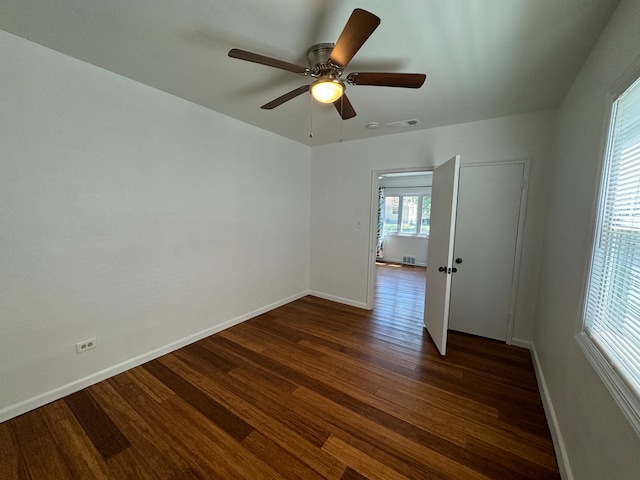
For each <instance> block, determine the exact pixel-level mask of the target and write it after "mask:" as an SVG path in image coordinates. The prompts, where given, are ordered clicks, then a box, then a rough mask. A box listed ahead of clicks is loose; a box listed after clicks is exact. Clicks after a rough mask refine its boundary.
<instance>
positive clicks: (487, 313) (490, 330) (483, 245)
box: [428, 162, 525, 341]
mask: <svg viewBox="0 0 640 480" xmlns="http://www.w3.org/2000/svg"><path fill="white" fill-rule="evenodd" d="M524 173H525V164H524V162H518V163H502V164H500V163H494V164H487V165H477V166H476V165H470V166H464V167H462V168H461V169H460V188H459V193H458V208H457V220H456V237H455V247H454V259H455V260H454V262H460V263H454V266H455V267H456V269H457V272H456V273H455V274H453V276H452V287H451V308H450V311H449V328H450V329H452V330H457V331H460V332H466V333H471V334H473V335H480V336H482V337H487V338H494V339H496V340H501V341H506V340H508V338H507V337H508V328H509V322H510V321H511V317H512V316H513V309H514V307H515V305H514V304H515V295H514V293H515V282H516V275H515V273H516V268H515V267H516V251H517V248H516V247H517V239H518V229H519V225H520V215H521V208H523V203H522V202H523V198H524V194H523V187H524ZM434 184H435V182H434ZM428 265H429V266H431V264H428ZM509 340H510V339H509Z"/></svg>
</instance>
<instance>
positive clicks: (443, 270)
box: [438, 267, 447, 272]
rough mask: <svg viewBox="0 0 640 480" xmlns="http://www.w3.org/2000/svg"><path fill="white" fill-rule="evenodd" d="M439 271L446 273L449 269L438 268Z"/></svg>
mask: <svg viewBox="0 0 640 480" xmlns="http://www.w3.org/2000/svg"><path fill="white" fill-rule="evenodd" d="M438 271H439V272H446V271H447V267H438Z"/></svg>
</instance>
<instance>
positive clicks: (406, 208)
mask: <svg viewBox="0 0 640 480" xmlns="http://www.w3.org/2000/svg"><path fill="white" fill-rule="evenodd" d="M430 216H431V197H430V196H429V195H390V196H386V197H385V199H384V234H385V235H387V234H389V233H391V234H400V235H420V236H428V235H429V218H430Z"/></svg>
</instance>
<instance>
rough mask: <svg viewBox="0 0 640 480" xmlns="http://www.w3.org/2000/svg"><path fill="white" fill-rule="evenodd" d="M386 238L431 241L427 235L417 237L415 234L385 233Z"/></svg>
mask: <svg viewBox="0 0 640 480" xmlns="http://www.w3.org/2000/svg"><path fill="white" fill-rule="evenodd" d="M384 236H385V237H401V238H420V239H423V240H429V237H428V236H427V235H416V234H415V233H385V234H384Z"/></svg>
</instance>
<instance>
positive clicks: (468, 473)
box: [0, 266, 559, 480]
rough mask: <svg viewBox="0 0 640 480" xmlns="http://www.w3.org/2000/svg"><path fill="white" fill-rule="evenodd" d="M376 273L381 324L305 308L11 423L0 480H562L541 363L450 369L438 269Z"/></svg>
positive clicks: (460, 339) (514, 357) (456, 350)
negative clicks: (432, 275)
mask: <svg viewBox="0 0 640 480" xmlns="http://www.w3.org/2000/svg"><path fill="white" fill-rule="evenodd" d="M377 275H378V281H377V286H378V288H377V294H376V301H375V308H374V310H373V311H372V312H367V311H363V310H360V309H357V308H352V307H348V306H344V305H340V304H336V303H332V302H330V301H326V300H322V299H319V298H315V297H305V298H303V299H301V300H298V301H295V302H293V303H290V304H288V305H286V306H284V307H281V308H278V309H277V310H273V311H271V312H269V313H266V314H264V315H261V316H259V317H257V318H254V319H252V320H249V321H247V322H245V323H242V324H240V325H237V326H235V327H232V328H230V329H228V330H225V331H223V332H221V333H219V334H216V335H213V336H211V337H208V338H206V339H204V340H201V341H199V342H197V343H195V344H192V345H190V346H188V347H185V348H182V349H180V350H178V351H175V352H173V353H171V354H168V355H165V356H163V357H161V358H159V359H157V360H154V361H152V362H149V363H147V364H145V365H142V366H140V367H138V368H134V369H132V370H130V371H128V372H125V373H123V374H121V375H118V376H116V377H113V378H111V379H109V380H106V381H103V382H101V383H99V384H96V385H94V386H92V387H89V388H87V389H84V390H82V391H80V392H77V393H75V394H73V395H70V396H68V397H66V398H64V399H61V400H58V401H56V402H53V403H51V404H49V405H47V406H44V407H42V408H39V409H37V410H34V411H32V412H29V413H26V414H24V415H21V416H20V417H17V418H14V419H12V420H10V421H8V422H4V423H2V424H0V478H2V479H3V480H9V479H34V480H35V479H169V478H171V479H181V480H184V479H218V478H220V479H237V478H249V479H279V478H285V479H293V478H299V479H305V480H307V479H322V478H330V479H344V480H347V479H349V480H358V479H365V478H370V479H397V478H409V479H430V478H434V479H440V478H447V479H486V478H492V479H509V480H512V479H522V478H530V479H547V478H559V475H558V470H557V464H556V459H555V456H554V452H553V448H552V444H551V440H550V436H549V431H548V429H547V424H546V421H545V417H544V413H543V409H542V405H541V401H540V395H539V393H538V389H537V385H536V379H535V376H534V373H533V368H532V364H531V360H530V356H529V352H528V351H526V350H523V349H520V348H516V347H510V346H507V345H504V344H500V343H498V342H495V341H491V340H484V339H481V338H476V337H471V336H467V335H463V334H458V333H452V334H451V336H450V337H449V339H450V340H449V347H448V354H447V356H446V357H445V358H442V357H440V356H439V355H438V353H437V352H436V350H435V347H434V346H433V345H432V343H431V341H430V339H429V338H428V334H426V332H425V331H424V330H423V327H422V310H423V305H422V303H423V302H424V282H425V280H424V269H420V268H415V267H414V268H412V267H393V266H379V267H377Z"/></svg>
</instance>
